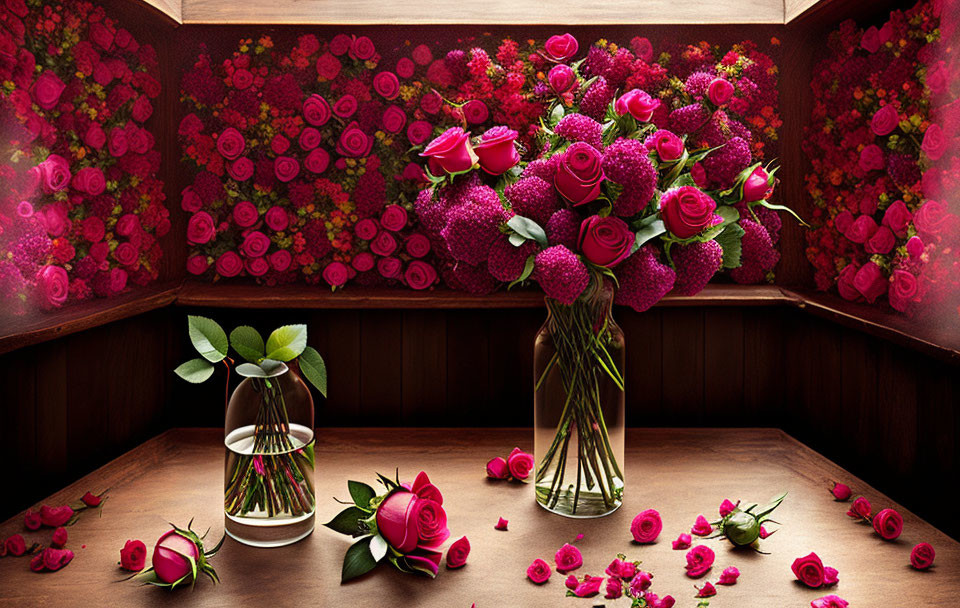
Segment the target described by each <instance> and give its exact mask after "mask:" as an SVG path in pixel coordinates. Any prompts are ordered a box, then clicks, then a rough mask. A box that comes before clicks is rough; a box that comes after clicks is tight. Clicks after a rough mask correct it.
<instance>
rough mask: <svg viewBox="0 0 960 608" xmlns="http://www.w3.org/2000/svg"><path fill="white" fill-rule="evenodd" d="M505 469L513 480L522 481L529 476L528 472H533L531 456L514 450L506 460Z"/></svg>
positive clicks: (517, 449)
mask: <svg viewBox="0 0 960 608" xmlns="http://www.w3.org/2000/svg"><path fill="white" fill-rule="evenodd" d="M507 468H509V469H510V475H511V476H513V478H514V479H516V480H518V481H523V480H524V479H526V478H527V477H529V476H530V471H532V470H533V455H532V454H528V453H526V452H523V451H521V450H520V448H516V449H514V450H513V452H511V454H510V457H509V458H507Z"/></svg>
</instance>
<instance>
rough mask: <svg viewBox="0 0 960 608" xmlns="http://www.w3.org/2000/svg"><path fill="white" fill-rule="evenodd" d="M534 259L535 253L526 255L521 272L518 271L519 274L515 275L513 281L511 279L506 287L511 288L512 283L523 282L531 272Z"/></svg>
mask: <svg viewBox="0 0 960 608" xmlns="http://www.w3.org/2000/svg"><path fill="white" fill-rule="evenodd" d="M536 261H537V256H535V255H529V256H527V261H526V262H525V263H524V265H523V272H521V273H520V276H519V277H517V279H516V280H515V281H511V282H510V284H509V285H507V289H511V288H512V287H513V286H514V285H517V284H519V283H523V282H524V281H526V280H527V279H528V278H530V275H531V274H533V267H534V265H535V264H536Z"/></svg>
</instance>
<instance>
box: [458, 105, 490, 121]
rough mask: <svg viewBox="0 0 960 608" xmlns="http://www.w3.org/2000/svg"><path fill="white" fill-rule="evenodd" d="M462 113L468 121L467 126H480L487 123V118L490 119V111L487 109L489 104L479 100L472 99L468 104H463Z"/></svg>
mask: <svg viewBox="0 0 960 608" xmlns="http://www.w3.org/2000/svg"><path fill="white" fill-rule="evenodd" d="M460 111H461V112H462V113H463V117H464V119H465V120H466V121H467V124H471V125H479V124H483V123H484V122H486V121H487V118H489V117H490V110H489V109H487V104H485V103H483V102H482V101H480V100H479V99H471V100H470V101H468V102H467V103H465V104H463V106H462V107H461V108H460Z"/></svg>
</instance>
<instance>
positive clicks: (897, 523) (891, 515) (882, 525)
mask: <svg viewBox="0 0 960 608" xmlns="http://www.w3.org/2000/svg"><path fill="white" fill-rule="evenodd" d="M873 529H874V530H876V532H877V534H879V535H880V536H881V538H883V540H896V538H897V537H898V536H900V533H901V532H903V517H902V516H901V515H900V514H899V513H897V512H896V511H894V510H893V509H884V510H882V511H880V512H879V513H877V514H876V515H875V516H874V517H873Z"/></svg>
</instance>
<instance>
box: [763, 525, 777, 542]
mask: <svg viewBox="0 0 960 608" xmlns="http://www.w3.org/2000/svg"><path fill="white" fill-rule="evenodd" d="M773 532H776V530H774V531H773ZM773 532H767V529H766V528H764V527H763V526H760V538H761V539H764V538H766V537H768V536H770V535H771V534H773Z"/></svg>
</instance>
